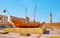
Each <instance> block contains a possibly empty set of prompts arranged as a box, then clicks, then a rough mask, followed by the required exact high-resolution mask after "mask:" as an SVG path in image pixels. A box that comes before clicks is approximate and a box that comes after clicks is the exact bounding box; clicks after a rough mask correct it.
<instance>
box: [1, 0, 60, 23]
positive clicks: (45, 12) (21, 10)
mask: <svg viewBox="0 0 60 38" xmlns="http://www.w3.org/2000/svg"><path fill="white" fill-rule="evenodd" d="M35 5H36V6H37V8H36V21H40V22H43V21H45V22H49V19H50V12H52V17H53V18H52V19H53V22H59V21H60V0H0V14H3V15H7V16H9V14H8V12H9V13H10V15H12V16H16V17H22V18H24V17H25V13H26V8H27V12H28V17H29V18H30V19H31V20H33V19H34V18H33V17H34V16H33V15H34V9H35ZM4 9H7V10H8V12H6V13H5V14H4V13H3V10H4Z"/></svg>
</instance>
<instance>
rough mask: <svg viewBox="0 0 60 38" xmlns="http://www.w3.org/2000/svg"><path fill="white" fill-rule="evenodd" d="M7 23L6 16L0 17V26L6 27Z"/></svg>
mask: <svg viewBox="0 0 60 38" xmlns="http://www.w3.org/2000/svg"><path fill="white" fill-rule="evenodd" d="M7 22H8V16H4V15H0V26H4V25H6V24H7Z"/></svg>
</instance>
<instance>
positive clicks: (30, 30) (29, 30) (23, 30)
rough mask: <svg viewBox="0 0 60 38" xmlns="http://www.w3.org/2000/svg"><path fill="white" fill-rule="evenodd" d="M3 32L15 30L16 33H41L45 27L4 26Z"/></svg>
mask: <svg viewBox="0 0 60 38" xmlns="http://www.w3.org/2000/svg"><path fill="white" fill-rule="evenodd" d="M3 30H4V31H5V32H16V33H32V34H43V33H44V32H45V29H43V28H4V29H3Z"/></svg>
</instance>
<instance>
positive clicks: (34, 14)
mask: <svg viewBox="0 0 60 38" xmlns="http://www.w3.org/2000/svg"><path fill="white" fill-rule="evenodd" d="M36 8H37V6H36V5H35V10H34V22H35V18H36Z"/></svg>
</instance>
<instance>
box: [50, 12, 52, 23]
mask: <svg viewBox="0 0 60 38" xmlns="http://www.w3.org/2000/svg"><path fill="white" fill-rule="evenodd" d="M50 23H52V13H51V12H50Z"/></svg>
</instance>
